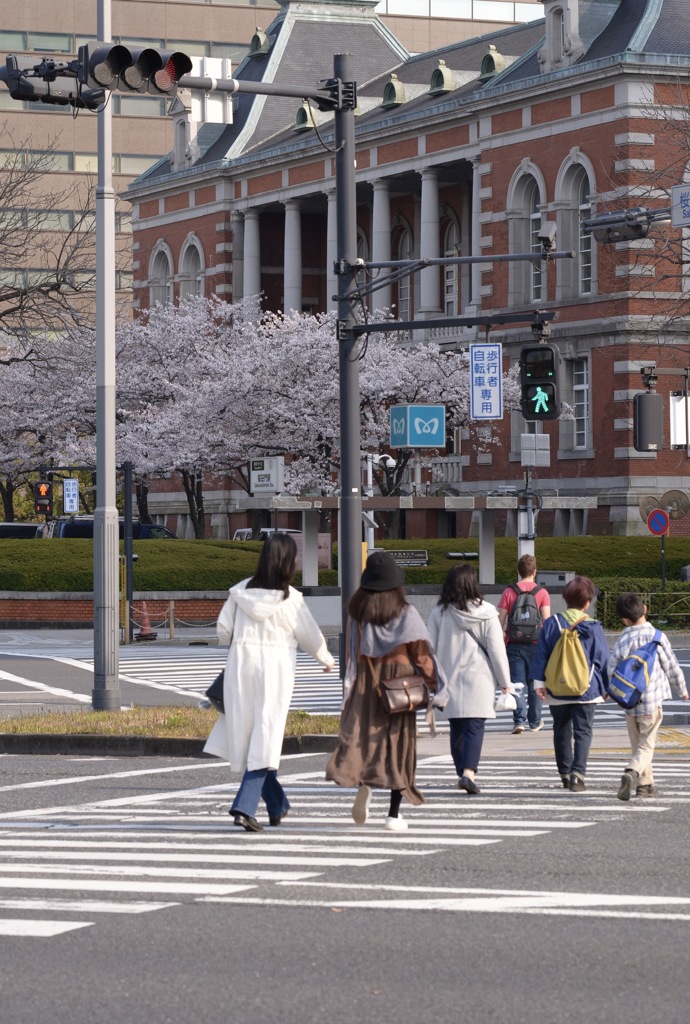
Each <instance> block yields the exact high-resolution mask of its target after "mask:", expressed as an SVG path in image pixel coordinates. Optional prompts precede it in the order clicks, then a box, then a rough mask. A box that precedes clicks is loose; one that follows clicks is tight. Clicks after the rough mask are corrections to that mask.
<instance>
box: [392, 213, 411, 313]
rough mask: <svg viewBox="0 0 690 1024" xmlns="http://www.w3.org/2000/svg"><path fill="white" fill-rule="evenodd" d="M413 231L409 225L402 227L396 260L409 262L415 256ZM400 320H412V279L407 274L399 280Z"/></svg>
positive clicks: (398, 239) (398, 238) (399, 233)
mask: <svg viewBox="0 0 690 1024" xmlns="http://www.w3.org/2000/svg"><path fill="white" fill-rule="evenodd" d="M413 248H414V247H413V242H412V231H411V230H410V228H409V227H408V225H407V224H404V225H403V226H401V227H400V229H399V231H398V237H397V245H396V257H395V258H396V259H398V260H409V259H411V258H412V254H413ZM397 306H398V310H397V312H398V319H399V320H412V279H411V277H410V275H409V274H405V275H404V276H403V277H401V278H400V279H399V280H398V302H397Z"/></svg>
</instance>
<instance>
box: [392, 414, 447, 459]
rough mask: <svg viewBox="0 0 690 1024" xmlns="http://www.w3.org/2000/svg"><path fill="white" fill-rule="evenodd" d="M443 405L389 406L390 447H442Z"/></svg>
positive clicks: (443, 442)
mask: <svg viewBox="0 0 690 1024" xmlns="http://www.w3.org/2000/svg"><path fill="white" fill-rule="evenodd" d="M445 444H446V407H445V405H393V406H391V448H444V447H445Z"/></svg>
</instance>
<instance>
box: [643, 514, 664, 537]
mask: <svg viewBox="0 0 690 1024" xmlns="http://www.w3.org/2000/svg"><path fill="white" fill-rule="evenodd" d="M647 529H648V530H649V532H650V533H653V534H654V536H655V537H662V536H663V535H664V534H665V533H666V531H667V530H668V512H664V510H663V508H655V509H654V510H653V511H652V512H650V513H649V515H648V516H647Z"/></svg>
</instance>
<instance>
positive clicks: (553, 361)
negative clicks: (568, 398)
mask: <svg viewBox="0 0 690 1024" xmlns="http://www.w3.org/2000/svg"><path fill="white" fill-rule="evenodd" d="M558 363H559V354H558V349H557V348H556V346H555V345H547V344H546V343H544V342H541V343H539V344H537V345H527V346H525V347H524V348H523V349H521V350H520V387H521V394H520V408H521V410H522V415H523V416H524V418H525V419H526V420H557V419H558V417H559V416H560V415H561V402H560V399H559V396H558Z"/></svg>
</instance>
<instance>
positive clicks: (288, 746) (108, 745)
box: [0, 733, 338, 757]
mask: <svg viewBox="0 0 690 1024" xmlns="http://www.w3.org/2000/svg"><path fill="white" fill-rule="evenodd" d="M205 742H206V740H194V739H175V738H172V737H163V736H93V735H79V734H76V735H73V736H71V735H67V736H66V735H64V734H63V735H49V734H43V733H0V754H52V755H54V754H72V755H75V756H78V755H82V756H84V757H86V756H89V757H98V756H99V755H104V754H107V755H110V756H111V757H208V756H210V755H207V754H204V744H205ZM337 742H338V737H337V736H318V735H307V736H286V737H285V739H284V740H283V750H282V753H283V754H328V753H330V752H331V751H332V750H335V747H336V744H337Z"/></svg>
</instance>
